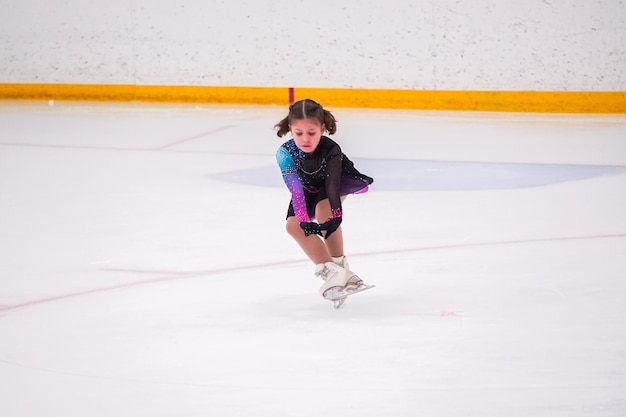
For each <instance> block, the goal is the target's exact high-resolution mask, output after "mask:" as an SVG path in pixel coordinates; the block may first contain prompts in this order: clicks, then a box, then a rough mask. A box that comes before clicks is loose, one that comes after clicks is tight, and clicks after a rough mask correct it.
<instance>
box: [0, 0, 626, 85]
mask: <svg viewBox="0 0 626 417" xmlns="http://www.w3.org/2000/svg"><path fill="white" fill-rule="evenodd" d="M0 7H1V9H2V13H1V14H0V83H60V84H63V83H70V84H136V85H189V86H258V87H276V86H278V87H282V86H300V87H322V88H324V87H328V88H381V89H410V90H422V89H423V90H490V91H491V90H495V91H499V90H509V91H524V90H527V91H528V90H530V91H625V90H626V2H624V1H622V0H524V1H520V0H515V1H514V0H506V1H503V0H501V1H498V0H472V1H462V0H438V1H436V2H435V1H431V0H429V1H426V0H388V1H385V2H381V1H373V0H316V1H297V0H239V1H233V0H231V1H228V0H176V1H168V2H165V1H154V0H151V1H148V0H131V1H130V2H129V1H126V0H106V1H104V0H92V1H84V0H45V1H44V0H22V1H19V2H17V1H14V0H0Z"/></svg>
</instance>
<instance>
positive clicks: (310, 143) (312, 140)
mask: <svg viewBox="0 0 626 417" xmlns="http://www.w3.org/2000/svg"><path fill="white" fill-rule="evenodd" d="M289 130H291V134H292V135H293V139H294V141H295V142H296V146H297V147H298V149H300V150H301V151H303V152H305V153H311V152H313V151H314V150H315V148H317V145H319V143H320V139H321V138H322V134H323V133H324V131H325V130H326V127H325V126H324V125H323V124H321V125H320V122H319V121H318V120H316V119H298V120H293V121H292V122H291V124H290V125H289Z"/></svg>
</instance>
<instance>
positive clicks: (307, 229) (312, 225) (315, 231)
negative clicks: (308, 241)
mask: <svg viewBox="0 0 626 417" xmlns="http://www.w3.org/2000/svg"><path fill="white" fill-rule="evenodd" d="M300 228H302V230H304V235H305V236H311V235H320V236H321V235H322V230H321V228H320V225H319V223H316V222H300Z"/></svg>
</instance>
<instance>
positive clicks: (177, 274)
mask: <svg viewBox="0 0 626 417" xmlns="http://www.w3.org/2000/svg"><path fill="white" fill-rule="evenodd" d="M623 238H626V233H615V234H604V235H591V236H564V237H553V238H537V239H517V240H509V241H493V242H474V243H458V244H449V245H437V246H421V247H415V248H408V249H389V250H378V251H372V252H356V253H351V254H350V257H351V258H357V257H359V258H360V257H365V256H367V257H370V256H376V255H389V254H396V253H410V252H427V251H437V250H450V249H452V250H453V249H464V248H479V247H487V246H512V245H524V244H531V243H550V242H568V241H581V240H600V239H623ZM307 262H308V261H307V260H304V259H300V260H285V261H276V262H268V263H263V264H253V265H243V266H236V267H228V268H217V269H210V270H204V271H164V270H151V269H130V268H99V269H98V271H102V272H112V273H115V272H117V273H130V274H141V275H161V276H160V277H157V278H151V279H145V280H140V281H133V282H127V283H124V284H117V285H110V286H105V287H100V288H92V289H88V290H82V291H75V292H71V293H67V294H60V295H56V296H51V297H44V298H39V299H36V300H31V301H25V302H22V303H17V304H9V305H6V304H5V305H0V319H1V318H2V315H3V314H4V313H7V312H10V311H15V310H19V309H22V308H27V307H35V306H39V305H43V304H49V303H53V302H56V301H63V300H68V299H72V298H78V297H82V296H86V295H91V294H98V293H105V292H110V291H117V290H122V289H125V288H132V287H138V286H142V285H150V284H157V283H161V282H170V281H178V280H183V279H191V278H199V277H205V276H211V275H217V274H227V273H231V272H239V271H247V270H258V269H265V268H272V267H278V266H288V265H298V264H302V263H307Z"/></svg>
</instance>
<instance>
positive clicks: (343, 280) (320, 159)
mask: <svg viewBox="0 0 626 417" xmlns="http://www.w3.org/2000/svg"><path fill="white" fill-rule="evenodd" d="M274 127H275V128H276V129H277V135H278V137H283V136H285V135H286V134H287V133H288V132H291V135H292V136H293V139H290V140H288V141H287V142H285V143H283V144H282V145H281V146H280V148H278V151H277V152H276V160H277V162H278V166H279V167H280V170H281V173H282V176H283V180H284V181H285V184H286V185H287V188H288V189H289V191H290V192H291V202H290V203H289V209H288V210H287V225H286V228H287V233H289V234H290V235H291V236H292V237H293V238H294V239H295V241H296V242H297V243H298V245H300V247H301V248H302V250H303V251H304V253H305V254H306V255H307V256H308V257H309V259H311V261H313V263H314V264H315V275H317V276H319V277H320V278H322V279H323V280H324V284H323V285H322V287H321V288H320V295H321V296H322V297H324V298H328V299H332V298H334V297H335V296H336V294H337V293H336V291H337V289H339V290H341V289H345V288H347V289H351V288H356V287H358V286H359V285H362V284H363V281H361V279H360V278H359V277H358V276H356V275H355V274H354V273H353V272H351V271H350V269H349V266H348V262H347V260H346V257H345V256H344V252H343V235H342V231H341V221H342V215H343V212H342V209H341V202H342V201H343V200H345V198H346V196H347V195H348V194H357V193H363V192H366V191H367V190H368V185H370V184H371V183H372V182H373V181H374V180H373V179H372V178H370V177H368V176H367V175H363V174H361V173H360V172H359V171H357V169H356V168H355V167H354V164H353V163H352V162H351V161H350V160H349V159H348V157H346V155H344V154H343V153H342V152H341V148H340V147H339V145H338V144H337V143H335V142H334V141H333V140H331V139H330V138H328V137H327V136H323V134H324V133H325V132H328V133H329V134H331V135H332V134H334V133H335V132H336V131H337V126H336V120H335V117H334V116H333V115H332V114H331V113H330V112H329V111H328V110H324V108H323V107H322V106H321V105H320V104H318V103H316V102H315V101H313V100H311V99H304V100H300V101H298V102H296V103H294V104H292V105H291V106H289V114H288V115H287V117H285V118H284V119H283V120H281V121H280V122H278V123H277V124H276V126H274ZM315 219H317V220H318V222H314V221H313V220H315ZM329 290H331V291H329Z"/></svg>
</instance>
